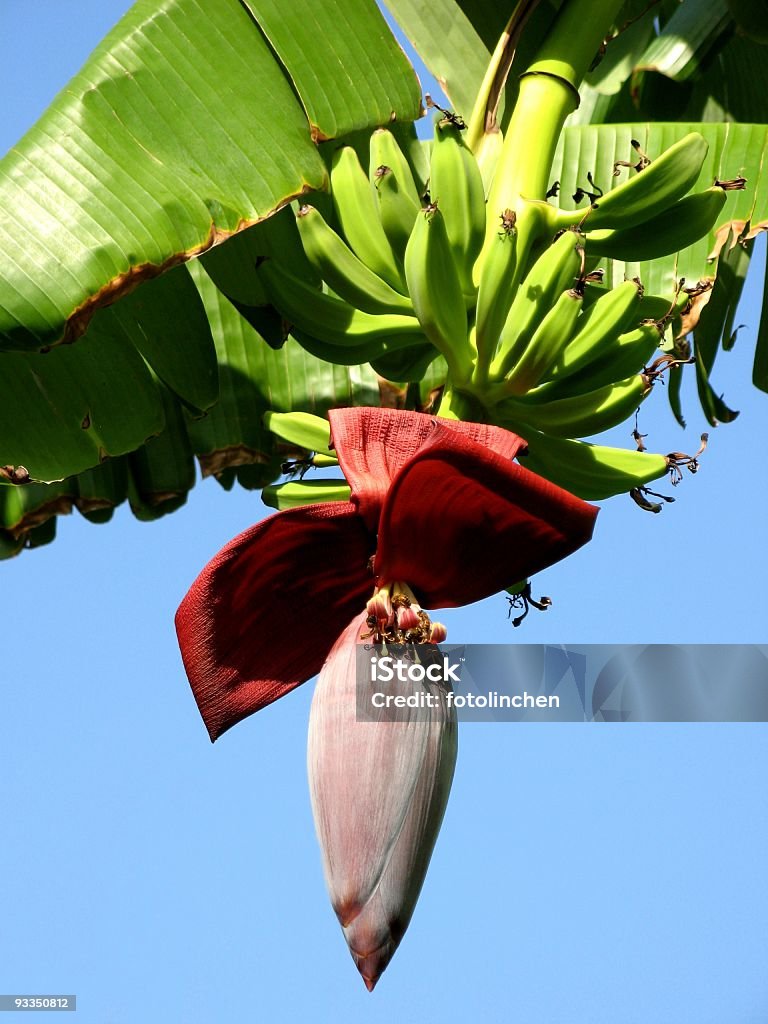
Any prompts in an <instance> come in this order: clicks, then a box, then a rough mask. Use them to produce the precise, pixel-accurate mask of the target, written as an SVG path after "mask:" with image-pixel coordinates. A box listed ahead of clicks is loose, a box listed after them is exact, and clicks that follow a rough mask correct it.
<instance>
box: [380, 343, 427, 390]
mask: <svg viewBox="0 0 768 1024" xmlns="http://www.w3.org/2000/svg"><path fill="white" fill-rule="evenodd" d="M438 357H439V353H438V351H437V349H436V348H435V346H434V345H431V344H430V343H429V342H428V341H427V342H425V343H424V344H423V345H414V346H413V347H412V348H406V349H401V350H400V351H399V352H389V353H387V355H384V356H382V357H381V359H374V360H372V361H371V366H372V368H373V369H374V370H375V371H376V373H378V375H379V376H380V377H384V379H385V380H391V381H395V382H396V383H398V384H410V383H414V382H416V381H420V380H423V379H424V375H425V374H426V372H427V370H428V369H429V367H430V366H431V365H432V363H433V362H434V361H435V359H437V358H438Z"/></svg>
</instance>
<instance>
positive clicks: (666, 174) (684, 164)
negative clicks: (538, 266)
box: [557, 132, 709, 231]
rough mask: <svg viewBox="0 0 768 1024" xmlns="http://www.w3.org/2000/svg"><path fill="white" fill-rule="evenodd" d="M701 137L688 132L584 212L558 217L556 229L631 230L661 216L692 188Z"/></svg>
mask: <svg viewBox="0 0 768 1024" xmlns="http://www.w3.org/2000/svg"><path fill="white" fill-rule="evenodd" d="M708 149H709V144H708V142H707V140H706V139H705V138H704V136H703V135H700V134H699V133H698V132H691V133H690V134H689V135H686V136H685V138H683V139H680V140H679V141H678V142H676V143H675V144H674V145H672V146H670V147H669V149H666V150H665V151H664V152H663V153H662V154H661V156H659V157H657V158H656V159H655V160H653V161H651V163H650V164H648V165H647V166H646V167H644V168H643V169H642V170H641V171H638V172H637V173H636V174H635V175H634V176H633V177H631V178H630V179H629V181H625V182H624V183H623V184H621V185H618V186H617V187H616V188H614V189H611V191H610V192H607V193H606V194H605V195H603V196H600V198H599V199H597V200H596V201H595V202H594V203H593V204H592V206H591V208H589V209H587V210H575V211H569V212H568V213H567V214H565V215H564V214H558V217H557V222H558V226H559V227H565V226H566V225H568V224H581V225H582V228H583V230H585V231H593V230H595V229H598V228H632V227H636V226H637V225H640V224H644V223H645V222H646V221H648V220H651V218H653V217H656V216H657V215H658V214H660V213H663V211H665V210H667V209H668V208H669V207H670V206H672V204H673V203H675V202H677V201H678V200H679V199H682V197H683V196H684V195H686V193H687V192H688V191H689V189H691V188H693V186H694V184H695V183H696V179H697V178H698V176H699V172H700V171H701V168H702V165H703V163H704V160H705V158H706V156H707V151H708Z"/></svg>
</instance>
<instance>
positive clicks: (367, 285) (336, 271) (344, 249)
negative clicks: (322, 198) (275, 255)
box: [296, 205, 413, 314]
mask: <svg viewBox="0 0 768 1024" xmlns="http://www.w3.org/2000/svg"><path fill="white" fill-rule="evenodd" d="M296 223H297V224H298V228H299V234H300V235H301V241H302V244H303V246H304V252H305V253H306V254H307V259H308V260H309V262H310V263H311V264H312V266H313V267H314V268H315V270H316V271H317V272H318V273H319V275H320V277H321V278H322V279H323V280H324V281H325V282H326V283H327V284H328V286H329V287H330V288H332V289H333V290H334V292H336V294H337V295H338V296H339V297H340V298H342V299H344V300H345V301H346V302H349V303H351V305H353V306H355V307H356V308H357V309H361V310H363V311H364V312H366V313H411V314H413V306H412V305H411V303H410V302H409V301H408V299H407V298H406V297H405V296H404V295H401V294H400V293H399V292H396V291H395V290H394V288H390V286H389V285H388V284H387V282H386V281H384V280H382V279H381V278H380V277H378V276H377V275H376V274H374V272H373V271H372V270H369V269H368V267H367V266H366V265H365V263H363V262H362V260H360V259H358V258H357V256H355V254H354V253H353V252H352V250H351V249H350V248H349V246H348V245H347V244H346V242H344V240H343V239H342V238H340V237H339V235H337V234H336V232H335V231H334V230H333V228H332V227H330V225H328V224H327V223H326V221H325V220H324V218H323V215H322V214H321V213H320V211H319V210H316V209H315V207H314V206H308V205H307V206H302V207H301V208H300V209H299V212H298V215H297V217H296Z"/></svg>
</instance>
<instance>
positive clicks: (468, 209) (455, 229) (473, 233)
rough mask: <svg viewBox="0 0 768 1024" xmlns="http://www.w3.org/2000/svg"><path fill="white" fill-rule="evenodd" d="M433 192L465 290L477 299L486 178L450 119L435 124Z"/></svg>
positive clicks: (431, 162)
mask: <svg viewBox="0 0 768 1024" xmlns="http://www.w3.org/2000/svg"><path fill="white" fill-rule="evenodd" d="M429 192H430V196H431V198H432V202H433V203H436V204H438V205H439V207H440V211H441V213H442V215H443V217H444V218H445V228H446V231H447V233H448V239H449V241H450V245H451V251H452V253H453V259H454V262H455V264H456V269H457V270H458V273H459V281H460V282H461V290H462V293H463V295H464V296H465V297H466V298H467V299H470V300H472V301H473V302H474V297H475V295H476V293H477V289H476V287H475V284H474V281H473V277H472V271H473V268H474V265H475V261H476V260H477V257H478V256H479V255H480V250H481V249H482V247H483V241H484V239H485V192H484V190H483V177H482V175H481V173H480V168H479V167H478V166H477V161H476V160H475V156H474V154H473V153H472V151H471V149H469V147H468V146H467V145H466V144H465V142H464V139H463V138H462V137H461V131H460V129H459V128H458V127H457V125H456V124H455V123H454V122H453V121H451V120H449V119H443V120H439V121H437V122H436V123H435V138H434V141H433V143H432V157H431V160H430V165H429Z"/></svg>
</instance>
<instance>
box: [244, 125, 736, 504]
mask: <svg viewBox="0 0 768 1024" xmlns="http://www.w3.org/2000/svg"><path fill="white" fill-rule="evenodd" d="M438 110H439V116H438V117H437V118H436V120H435V135H434V140H433V142H432V146H431V154H430V163H429V177H428V179H427V182H426V184H424V183H422V182H421V181H419V180H418V179H417V177H416V175H415V174H414V171H413V169H412V166H411V163H410V162H409V160H408V158H407V156H406V154H405V152H404V151H403V150H402V149H401V148H400V145H399V144H398V141H397V139H396V138H395V136H394V135H393V134H392V132H390V131H389V130H387V129H377V130H376V131H375V132H374V133H373V135H372V136H371V138H370V150H369V163H368V169H367V170H365V169H364V168H363V166H362V164H361V162H360V158H359V157H358V154H357V152H356V150H355V149H354V148H352V147H351V146H342V147H340V148H339V149H337V150H336V152H335V153H334V154H333V158H332V162H331V167H330V186H331V198H332V209H331V206H330V204H327V205H324V206H323V209H324V210H326V212H325V213H324V212H321V209H320V208H318V207H317V206H314V205H310V204H308V203H306V204H304V205H302V206H300V207H299V209H298V210H297V213H296V225H297V230H298V234H299V236H300V239H301V242H302V245H303V248H304V251H305V253H306V256H307V259H308V261H309V263H310V265H311V267H312V268H313V270H314V271H315V273H316V275H317V278H318V279H319V280H320V281H321V282H322V284H321V285H320V286H319V287H318V285H317V283H316V281H306V280H304V279H302V278H300V277H299V276H298V275H297V274H295V273H294V272H293V270H292V269H291V268H289V267H286V266H284V265H283V264H281V263H280V262H279V260H276V259H265V260H263V261H262V262H261V263H260V265H259V266H258V268H257V273H258V275H259V277H260V279H261V281H262V283H263V285H264V286H265V289H266V291H267V293H268V295H269V296H270V298H271V301H272V302H273V304H274V305H275V306H276V307H277V309H278V310H279V311H280V313H281V314H282V316H283V317H284V319H285V320H286V321H287V322H288V323H289V324H290V325H291V331H292V333H293V335H294V336H295V337H296V338H297V340H298V341H299V342H300V343H301V344H302V345H303V346H304V347H305V348H306V349H307V350H308V351H310V352H311V353H312V354H314V355H316V356H318V357H320V358H322V359H325V360H328V361H330V362H334V363H341V364H347V365H352V364H357V363H362V362H370V363H372V365H373V366H374V368H375V369H376V370H377V372H379V373H380V374H381V375H383V376H385V377H387V378H388V379H390V380H392V379H394V380H397V381H400V382H404V381H410V380H419V379H421V378H422V377H423V376H424V374H425V372H426V370H427V368H428V366H429V365H430V364H431V362H432V361H433V360H434V359H435V358H436V357H437V356H438V355H440V356H442V357H443V359H444V361H445V365H446V366H447V388H446V393H448V392H449V391H450V392H452V393H454V394H459V395H461V396H463V397H464V399H465V400H467V401H468V402H469V403H470V405H471V406H473V407H475V408H477V407H479V408H480V409H481V411H482V415H483V416H485V418H486V419H488V420H489V421H491V422H495V423H498V424H500V425H502V426H507V427H509V428H510V429H514V430H515V431H516V432H518V433H520V434H521V435H522V436H524V437H526V438H529V439H530V438H533V440H532V441H531V442H530V451H529V464H530V466H531V468H534V467H535V468H536V470H537V472H541V473H542V474H543V475H545V476H548V477H549V478H550V479H552V480H554V481H555V482H558V483H561V484H562V485H563V486H568V487H569V489H571V490H572V491H573V492H574V493H577V494H581V495H582V496H585V497H591V498H595V497H605V496H608V495H609V494H613V493H618V491H622V490H623V491H627V490H632V489H635V488H638V487H642V486H644V485H645V484H646V483H647V482H648V481H649V480H653V479H656V477H658V476H660V475H663V474H664V473H665V472H667V470H668V468H669V464H668V461H667V460H666V457H665V456H651V455H648V453H645V452H637V451H622V450H618V449H611V448H602V449H601V448H599V447H597V446H594V445H588V444H584V443H582V442H580V441H578V440H576V439H578V438H584V437H590V436H592V435H594V434H598V433H601V432H602V431H604V430H607V429H609V428H611V427H613V426H615V425H617V424H619V423H621V422H623V421H624V420H626V419H627V418H628V417H630V416H632V415H633V414H634V413H635V412H636V410H637V408H638V406H639V405H640V404H641V402H642V401H643V400H644V399H645V398H646V397H647V396H648V395H649V393H650V392H651V388H652V385H653V382H654V379H655V378H656V377H657V376H658V375H659V373H660V372H662V371H661V370H658V369H657V368H656V367H657V365H658V360H657V362H654V360H655V359H656V358H657V357H658V356H659V355H660V351H659V350H660V349H661V352H664V351H669V350H670V348H671V339H670V338H669V337H668V336H667V331H668V329H669V327H670V324H671V323H672V322H673V320H674V318H675V317H676V316H679V314H680V312H681V310H682V308H683V306H684V302H685V296H682V299H681V298H680V297H679V296H677V295H676V296H675V297H674V298H671V299H670V298H664V297H660V296H649V295H644V291H643V286H642V284H641V283H640V281H639V280H638V279H633V280H625V281H624V282H623V283H621V284H619V285H618V286H616V287H614V288H612V289H605V288H603V287H602V286H601V285H599V284H595V283H594V282H595V281H598V280H600V279H599V274H598V273H595V272H594V271H593V272H592V273H590V272H589V268H590V267H594V266H595V264H596V262H597V261H598V260H599V259H601V258H610V259H617V260H623V261H627V262H629V261H631V262H636V261H642V260H648V259H654V258H656V257H659V256H664V255H667V254H669V253H673V252H676V251H678V250H679V249H682V248H685V247H686V246H688V245H689V244H691V243H692V242H694V241H696V240H698V239H699V238H701V237H702V236H704V235H706V234H707V232H708V231H709V230H710V229H711V228H712V226H713V224H714V223H715V221H716V219H717V217H718V215H719V213H720V211H721V210H722V207H723V203H724V202H725V198H726V197H725V187H724V186H727V185H728V183H723V184H722V185H721V184H720V183H716V184H715V185H714V186H713V187H712V188H709V189H706V190H704V191H702V192H698V193H695V194H690V195H689V194H688V193H689V192H690V190H691V188H692V187H693V185H694V184H695V182H696V180H697V179H698V177H699V174H700V172H701V168H702V166H703V162H704V160H705V158H706V154H707V143H706V141H705V139H704V138H703V137H702V136H701V135H699V134H697V133H695V132H694V133H691V134H689V135H687V136H686V137H685V138H683V139H681V140H680V141H679V142H677V143H675V144H674V145H673V146H671V147H670V148H669V149H667V150H666V151H665V152H664V153H662V154H661V155H660V156H658V157H657V158H656V159H654V160H650V161H649V160H647V159H645V158H643V160H642V161H641V162H640V163H638V164H637V165H636V167H635V169H634V173H631V176H630V178H629V180H627V181H625V182H624V183H622V184H619V185H617V186H616V187H615V188H613V189H612V190H611V191H609V192H608V193H607V194H605V195H602V194H601V195H593V194H591V193H586V194H587V195H589V199H590V205H589V206H588V207H587V208H585V209H580V210H572V211H565V210H558V209H556V208H555V207H553V206H552V205H550V203H548V202H546V201H540V200H529V199H526V198H524V197H519V202H518V203H517V204H516V207H515V209H510V208H505V209H493V208H492V207H491V205H490V204H489V203H487V202H486V192H485V188H484V183H483V176H482V174H481V171H480V168H479V166H478V163H477V161H476V159H475V156H474V155H473V153H472V152H471V150H470V149H469V148H468V146H467V145H466V144H465V141H464V139H463V137H462V129H463V127H464V124H463V122H462V121H461V119H460V118H458V117H457V116H456V115H453V114H450V113H449V112H447V111H443V110H440V108H438ZM617 167H618V165H617ZM590 180H591V179H590ZM598 191H599V190H598ZM489 194H490V195H493V190H492V189H491V191H490V193H489ZM669 361H670V360H668V362H669ZM649 367H650V369H649ZM311 450H313V451H315V450H316V449H314V448H313V449H311ZM561 463H562V465H561ZM558 467H560V468H559V469H558ZM289 484H291V494H290V495H289V493H288V490H284V491H281V492H280V494H281V495H284V497H280V498H279V499H278V497H277V496H273V495H271V492H270V498H271V499H273V500H281V501H282V500H285V501H287V500H291V501H292V500H294V496H293V492H294V491H296V492H297V493H296V500H298V498H299V497H300V496H301V494H302V493H303V492H304V491H305V490H307V489H308V482H307V486H302V484H303V481H301V480H300V481H289ZM281 486H282V487H283V488H286V487H288V485H287V484H284V485H281ZM334 486H336V485H334ZM311 489H312V490H313V491H314V492H316V493H317V494H318V495H319V494H320V493H325V492H323V491H322V489H321V486H320V485H318V484H314V483H313V485H312V488H311ZM340 493H341V492H340ZM317 500H320V499H319V498H318V499H317ZM323 500H325V499H323Z"/></svg>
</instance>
